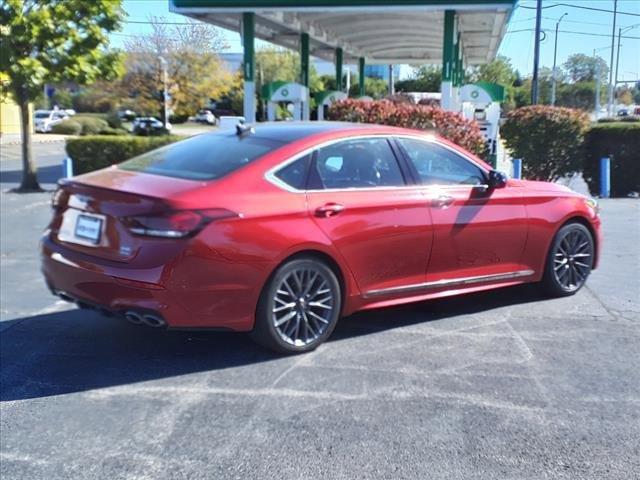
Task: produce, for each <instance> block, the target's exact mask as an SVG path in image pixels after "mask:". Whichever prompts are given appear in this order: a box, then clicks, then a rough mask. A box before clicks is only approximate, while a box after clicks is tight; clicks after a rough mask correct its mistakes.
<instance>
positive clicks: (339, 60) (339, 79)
mask: <svg viewBox="0 0 640 480" xmlns="http://www.w3.org/2000/svg"><path fill="white" fill-rule="evenodd" d="M342 58H343V52H342V49H341V48H336V90H338V91H339V92H341V91H342Z"/></svg>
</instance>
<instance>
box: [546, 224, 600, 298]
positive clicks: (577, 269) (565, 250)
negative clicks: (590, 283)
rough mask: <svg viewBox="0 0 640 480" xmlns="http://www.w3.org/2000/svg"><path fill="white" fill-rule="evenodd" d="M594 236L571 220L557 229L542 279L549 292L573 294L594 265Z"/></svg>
mask: <svg viewBox="0 0 640 480" xmlns="http://www.w3.org/2000/svg"><path fill="white" fill-rule="evenodd" d="M594 253H595V250H594V243H593V236H592V235H591V232H590V231H589V229H588V228H587V227H585V226H584V225H582V224H580V223H569V224H567V225H565V226H563V227H562V228H561V229H560V230H558V233H556V235H555V237H554V239H553V242H552V243H551V248H550V249H549V254H548V257H547V264H546V268H545V273H544V277H543V280H542V284H543V287H544V289H545V291H546V292H547V293H549V294H550V295H553V296H557V297H566V296H569V295H573V294H574V293H576V292H577V291H578V290H580V289H581V288H582V287H583V285H584V284H585V282H586V281H587V278H588V277H589V274H590V273H591V269H592V267H593V261H594Z"/></svg>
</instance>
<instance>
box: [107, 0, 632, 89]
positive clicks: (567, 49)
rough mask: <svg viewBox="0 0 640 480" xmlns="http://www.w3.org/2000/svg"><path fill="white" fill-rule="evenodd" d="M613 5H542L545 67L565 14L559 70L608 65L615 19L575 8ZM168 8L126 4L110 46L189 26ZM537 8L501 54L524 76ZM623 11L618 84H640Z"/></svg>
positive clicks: (134, 0)
mask: <svg viewBox="0 0 640 480" xmlns="http://www.w3.org/2000/svg"><path fill="white" fill-rule="evenodd" d="M613 3H614V0H558V1H554V0H543V3H542V6H543V11H542V12H543V13H542V17H543V18H542V29H543V31H544V33H545V35H543V37H546V38H544V40H543V41H542V42H541V45H540V65H541V66H544V67H549V68H551V67H552V65H553V49H554V35H555V24H556V21H557V19H558V18H559V17H560V16H562V14H563V13H565V12H566V13H567V14H568V15H567V16H565V17H564V19H563V20H562V23H561V24H560V28H559V31H560V33H559V34H558V53H557V55H558V59H557V63H558V65H561V64H562V63H563V62H564V61H565V60H566V59H567V57H569V56H570V55H572V54H574V53H583V54H585V55H593V50H594V49H596V50H597V52H596V54H597V55H599V56H601V57H602V58H604V59H605V60H606V61H607V63H609V62H610V56H611V31H612V24H613V14H612V13H607V12H601V11H593V10H585V9H580V8H576V6H583V7H590V8H598V9H604V10H613ZM558 4H562V5H558ZM168 5H169V1H168V0H124V1H123V6H124V9H125V11H126V12H127V14H128V18H127V23H125V26H124V28H123V30H122V31H121V32H119V33H114V34H112V37H111V44H112V45H113V46H115V47H121V46H122V44H123V42H124V40H126V38H127V36H128V35H133V36H135V35H137V34H140V33H145V32H148V31H149V30H150V27H149V25H148V24H144V23H142V24H141V23H134V22H145V21H148V17H149V15H154V16H158V17H165V19H166V20H167V21H184V17H182V16H181V15H176V14H172V13H170V12H169V7H168ZM535 6H536V0H520V1H519V2H518V6H517V8H516V10H515V12H514V13H513V15H512V17H511V20H510V22H509V27H508V30H507V33H506V35H505V36H504V38H503V40H502V43H501V45H500V49H499V52H498V53H499V54H501V55H505V56H507V57H509V58H510V59H511V63H512V65H513V66H514V67H515V68H516V69H517V70H519V71H520V73H521V74H522V75H523V76H527V75H530V74H531V72H532V69H533V51H534V31H533V30H534V28H535V13H536V12H535ZM618 11H619V12H628V13H633V14H634V15H623V14H618V16H617V20H616V35H617V30H618V27H623V28H625V27H631V26H634V25H636V27H635V28H633V29H630V30H629V31H627V32H626V33H625V34H623V36H627V37H635V38H623V40H622V41H621V47H620V66H619V74H618V79H619V80H622V79H624V80H634V79H640V0H618ZM223 32H224V38H225V40H226V43H227V45H228V50H227V51H229V52H241V51H242V47H241V44H240V37H239V35H238V34H237V33H235V32H229V31H226V30H223ZM580 32H582V33H580ZM585 33H586V34H585ZM260 44H264V43H263V42H260V43H258V46H259V45H260ZM614 63H615V56H614Z"/></svg>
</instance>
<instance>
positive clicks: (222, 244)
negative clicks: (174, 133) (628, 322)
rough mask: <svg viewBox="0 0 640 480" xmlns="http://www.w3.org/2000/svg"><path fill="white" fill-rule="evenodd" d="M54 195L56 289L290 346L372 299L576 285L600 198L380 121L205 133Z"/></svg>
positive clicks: (51, 267) (556, 291) (583, 273)
mask: <svg viewBox="0 0 640 480" xmlns="http://www.w3.org/2000/svg"><path fill="white" fill-rule="evenodd" d="M541 148H544V147H543V146H541ZM53 208H54V215H53V220H52V221H51V224H50V225H49V227H48V229H47V231H46V232H45V235H44V238H43V241H42V270H43V272H44V276H45V278H46V282H47V284H48V286H49V287H50V289H51V291H52V292H53V293H54V294H55V295H58V296H60V297H62V298H64V299H66V300H70V301H74V302H76V303H78V304H79V305H80V306H81V307H90V308H97V309H99V310H102V311H104V312H109V313H117V314H121V315H124V316H125V317H126V318H127V319H128V320H130V321H131V322H134V323H145V324H148V325H152V326H167V327H170V328H219V329H228V330H234V331H240V332H251V335H252V337H253V338H254V339H255V340H257V341H258V342H260V343H261V344H263V345H266V346H268V347H270V348H273V349H276V350H278V351H282V352H304V351H308V350H311V349H313V348H315V347H317V346H318V345H319V344H320V343H322V342H323V341H324V340H326V339H327V337H329V335H330V334H331V332H332V330H333V329H334V327H335V326H336V322H337V321H338V318H339V317H340V316H344V315H349V314H351V313H353V312H356V311H358V310H365V309H371V308H378V307H385V306H389V305H398V304H402V303H407V302H415V301H422V300H427V299H432V298H438V297H444V296H450V295H459V294H463V293H468V292H476V291H480V290H488V289H491V288H498V287H505V286H508V285H515V284H519V283H526V282H541V284H542V285H543V286H544V287H545V289H546V291H547V292H548V293H550V294H552V295H556V296H564V295H572V294H574V293H575V292H576V291H578V290H579V289H580V288H581V287H582V286H583V285H584V283H585V281H586V280H587V277H588V276H589V273H590V272H591V270H592V269H594V268H595V267H596V263H597V259H598V252H599V249H600V219H599V217H598V209H597V206H596V204H595V202H594V201H593V200H591V199H589V198H586V197H584V196H582V195H579V194H577V193H574V192H572V191H570V190H569V189H567V188H565V187H562V186H559V185H555V184H552V183H544V182H533V181H521V180H510V179H507V178H506V177H505V176H504V175H503V174H502V173H499V172H497V171H495V170H492V169H491V168H490V166H489V165H487V164H486V163H484V162H482V161H481V160H480V159H478V158H477V157H475V156H473V155H472V154H470V153H469V152H466V151H464V150H462V149H461V148H459V147H457V146H455V145H453V144H451V143H449V142H447V141H445V140H443V139H440V138H436V137H433V136H430V135H427V134H424V133H421V132H417V131H412V130H403V129H396V128H391V127H382V126H371V125H352V124H344V123H317V122H315V123H300V124H291V123H286V124H276V125H273V124H264V125H262V126H257V127H255V128H241V127H239V128H238V130H237V131H228V132H220V133H213V134H205V135H200V136H197V137H193V138H190V139H187V140H184V141H181V142H178V143H175V144H173V145H170V146H167V147H163V148H161V149H158V150H154V151H152V152H149V153H146V154H143V155H141V156H139V157H136V158H134V159H132V160H129V161H127V162H124V163H122V164H120V165H117V166H113V167H110V168H107V169H104V170H99V171H96V172H92V173H88V174H85V175H81V176H79V177H74V178H72V179H70V180H66V181H64V182H63V183H62V184H61V186H60V188H59V189H58V191H57V192H56V193H55V195H54V198H53Z"/></svg>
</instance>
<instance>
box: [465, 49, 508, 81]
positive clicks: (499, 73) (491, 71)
mask: <svg viewBox="0 0 640 480" xmlns="http://www.w3.org/2000/svg"><path fill="white" fill-rule="evenodd" d="M469 77H470V80H471V82H480V81H482V82H490V83H497V84H499V85H502V86H504V87H510V86H512V85H513V84H514V83H515V82H516V80H518V75H517V72H516V71H515V70H514V69H513V66H512V65H511V60H510V59H509V58H507V57H505V56H504V55H498V56H497V57H496V58H495V59H494V60H492V61H491V62H489V63H485V64H483V65H480V66H478V67H476V68H474V69H473V70H472V71H471V72H470V75H469Z"/></svg>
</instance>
